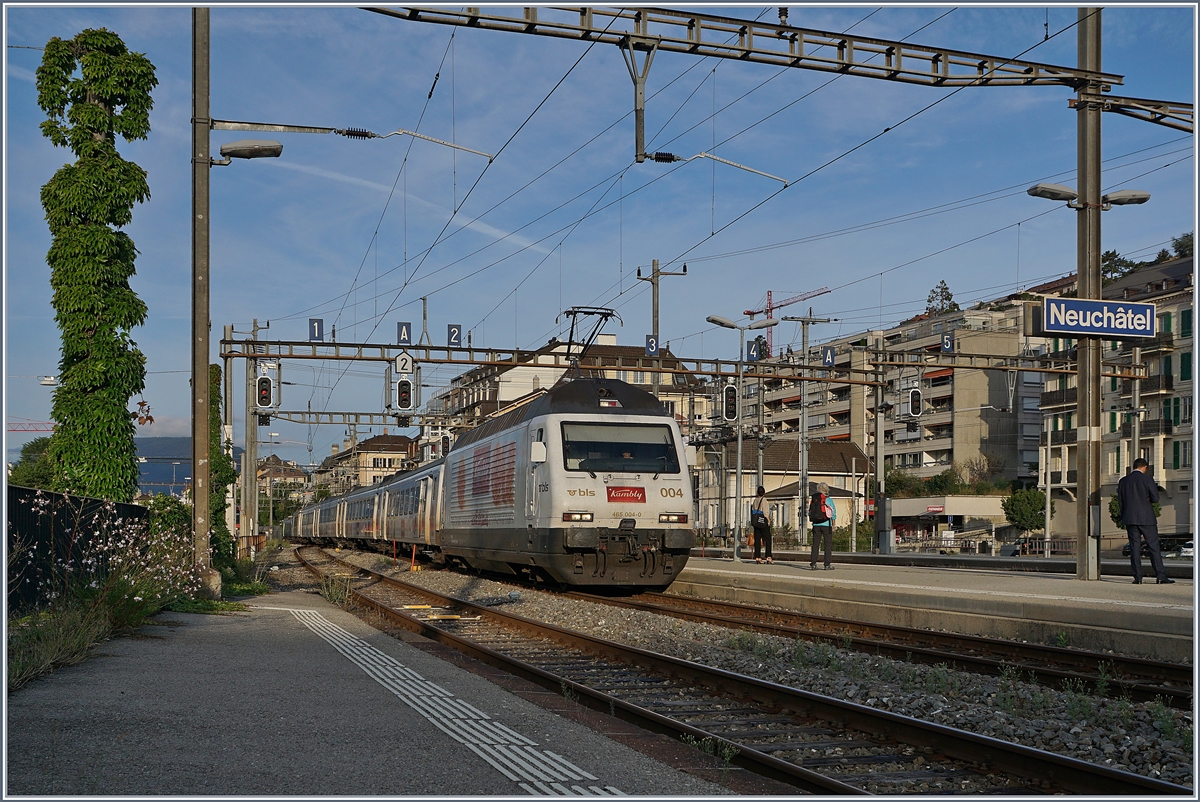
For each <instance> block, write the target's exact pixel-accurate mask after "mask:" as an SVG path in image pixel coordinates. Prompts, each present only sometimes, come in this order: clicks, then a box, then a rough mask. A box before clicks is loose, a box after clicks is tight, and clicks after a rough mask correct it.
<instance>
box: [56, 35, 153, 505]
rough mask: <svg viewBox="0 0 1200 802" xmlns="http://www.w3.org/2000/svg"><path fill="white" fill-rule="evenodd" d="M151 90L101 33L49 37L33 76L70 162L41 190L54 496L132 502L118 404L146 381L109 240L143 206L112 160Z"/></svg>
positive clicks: (127, 55)
mask: <svg viewBox="0 0 1200 802" xmlns="http://www.w3.org/2000/svg"><path fill="white" fill-rule="evenodd" d="M157 83H158V80H157V79H156V78H155V77H154V65H153V64H151V63H150V61H149V60H148V59H147V58H146V57H145V56H144V55H143V54H141V53H131V52H129V51H128V50H127V49H126V47H125V43H124V42H122V41H121V38H120V37H119V36H117V35H116V34H115V33H112V32H110V31H108V30H105V29H103V28H100V29H88V30H85V31H83V32H81V33H79V34H78V35H77V36H76V37H75V38H74V39H72V40H69V41H65V40H62V39H59V38H58V37H54V38H53V39H51V40H50V41H49V42H47V43H46V48H45V51H44V53H43V56H42V64H41V66H40V67H38V70H37V88H38V105H39V106H40V107H41V108H42V110H43V111H45V112H46V114H47V115H48V119H46V120H45V121H44V122H43V123H42V125H41V130H42V134H43V135H44V136H46V137H47V138H49V139H50V141H51V142H53V143H54V144H55V145H57V146H59V147H65V148H69V149H70V150H71V152H72V153H74V154H75V156H76V161H75V163H74V164H67V165H63V167H62V168H61V169H59V170H58V172H56V173H55V174H54V176H53V177H52V178H51V179H50V181H49V182H47V183H46V185H45V186H43V187H42V208H43V209H44V210H45V212H46V222H47V224H48V225H49V228H50V233H51V235H52V242H51V245H50V250H49V252H48V253H47V254H46V261H47V263H48V264H49V265H50V286H51V288H52V289H53V291H54V295H53V300H52V302H51V303H52V306H53V307H54V312H55V321H56V322H57V324H58V328H59V331H60V333H61V337H62V357H61V360H60V361H59V386H58V387H57V388H56V389H55V391H54V397H53V406H52V416H53V418H54V420H55V421H56V422H57V424H58V428H57V430H56V431H55V433H54V435H53V436H52V437H51V438H50V444H49V447H48V449H47V454H48V455H49V458H50V463H51V465H52V468H53V471H54V481H55V484H56V489H59V490H64V491H67V492H71V493H78V494H81V495H86V496H92V497H97V498H104V499H110V500H114V501H129V500H130V499H131V498H133V495H134V493H135V492H136V490H137V482H138V463H137V452H136V450H135V448H134V444H133V432H134V429H133V419H134V418H138V417H139V415H138V413H131V412H130V411H129V410H128V408H127V404H128V403H129V399H130V398H132V397H133V396H134V395H135V394H138V393H141V392H142V390H143V389H144V388H145V378H146V358H145V356H143V355H142V353H141V351H139V350H138V348H137V343H135V342H134V341H133V340H132V339H131V338H130V331H131V330H132V329H133V327H134V326H140V325H141V324H142V323H143V322H144V321H145V319H146V305H145V303H143V302H142V300H141V299H140V298H138V297H137V295H136V294H135V293H134V292H133V290H132V289H131V288H130V286H129V278H130V277H131V276H132V275H133V274H134V260H135V258H136V256H137V249H136V248H135V247H134V245H133V240H132V239H130V237H129V236H128V235H127V234H125V233H124V232H122V231H119V230H118V229H120V228H122V227H123V226H126V225H128V224H129V222H130V221H131V220H132V219H133V213H132V212H133V204H134V203H139V202H142V201H145V200H146V199H148V198H149V197H150V188H149V185H148V184H147V182H146V171H145V170H143V169H142V168H141V167H139V166H137V165H136V164H134V163H133V162H128V161H126V160H124V159H122V158H121V156H120V154H119V153H118V152H117V148H116V135H117V134H120V135H121V136H122V137H123V138H124V139H125V141H127V142H129V141H132V140H135V139H145V138H146V135H147V134H148V133H149V131H150V108H151V106H152V101H151V98H150V90H151V89H153V88H154V86H156V85H157ZM146 410H147V408H146V407H143V412H145V411H146ZM148 419H149V416H148V415H144V414H143V415H142V416H141V420H143V421H144V420H148Z"/></svg>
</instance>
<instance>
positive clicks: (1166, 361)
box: [1162, 356, 1174, 376]
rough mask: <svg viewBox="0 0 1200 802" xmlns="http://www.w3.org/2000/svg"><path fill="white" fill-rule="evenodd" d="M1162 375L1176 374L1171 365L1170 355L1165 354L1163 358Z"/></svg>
mask: <svg viewBox="0 0 1200 802" xmlns="http://www.w3.org/2000/svg"><path fill="white" fill-rule="evenodd" d="M1162 375H1164V376H1173V375H1174V370H1173V366H1172V365H1171V357H1169V356H1164V357H1163V358H1162Z"/></svg>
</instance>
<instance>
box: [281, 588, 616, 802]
mask: <svg viewBox="0 0 1200 802" xmlns="http://www.w3.org/2000/svg"><path fill="white" fill-rule="evenodd" d="M259 609H267V610H285V611H287V612H289V613H291V614H292V615H294V616H295V617H296V618H297V619H298V620H299V621H300V622H301V623H303V624H304V625H305V626H306V627H308V628H309V629H310V630H312V631H313V632H315V633H316V634H317V635H318V636H319V637H320V638H321V639H322V640H324V641H325V642H326V643H328V644H329V645H330V646H332V647H333V648H335V649H337V650H338V652H340V653H341V654H342V655H344V656H345V657H346V658H347V659H348V660H350V662H352V663H354V664H355V665H356V666H358V667H359V668H361V669H362V670H363V671H365V672H366V673H367V674H368V675H369V676H370V677H371V678H372V679H374V680H375V681H376V682H378V683H379V684H380V685H382V686H383V687H385V688H387V689H388V690H389V691H391V692H392V693H394V694H396V696H398V697H400V699H401V700H402V701H403V702H404V703H405V704H407V705H408V706H409V707H411V708H412V709H413V710H415V711H417V712H418V713H420V714H421V715H422V716H424V717H425V718H426V719H427V720H428V721H429V722H430V723H431V724H433V725H434V726H435V727H437V728H438V729H440V730H441V731H442V732H444V733H446V734H447V735H449V736H450V737H451V738H453V739H454V740H456V741H458V742H459V743H461V744H463V745H464V746H466V747H467V748H468V749H470V750H471V751H472V752H474V753H475V754H477V755H479V756H480V757H481V758H483V759H484V760H485V761H487V763H488V764H489V765H491V766H492V767H493V768H495V769H496V770H497V771H499V772H500V773H501V774H503V775H504V776H505V777H507V778H508V779H510V780H512V781H513V782H515V783H517V784H519V785H520V787H521V788H523V789H524V790H525V791H526V792H528V793H530V794H533V795H535V796H625V794H624V792H622V791H621V790H620V789H618V788H614V787H613V786H611V785H605V786H599V785H586V786H585V785H581V784H579V783H583V782H586V781H589V780H590V781H595V780H596V779H597V778H596V777H594V776H593V775H591V774H588V773H587V772H586V771H584V770H583V769H581V768H579V767H578V766H576V765H574V764H572V763H571V762H570V761H568V760H567V759H566V758H564V757H562V756H560V755H556V754H554V753H553V752H550V751H547V750H541V751H539V750H538V749H537V743H536V742H535V741H531V740H530V739H528V738H526V737H525V736H524V735H521V734H520V733H518V732H516V731H515V730H512V729H509V728H508V727H506V726H504V725H503V724H501V723H500V722H498V721H495V720H494V719H492V718H491V717H490V716H489V715H488V714H487V713H484V712H483V711H481V710H478V709H477V708H474V707H472V706H471V705H469V704H467V703H466V702H464V701H462V700H461V699H457V698H455V697H454V694H452V693H450V692H449V691H447V690H446V689H445V688H442V687H440V686H438V685H437V684H435V683H433V682H430V681H429V680H427V679H425V678H424V677H422V676H421V675H420V674H418V673H417V672H416V671H413V670H412V669H411V668H407V667H406V666H404V665H403V664H402V663H400V662H399V661H398V660H396V659H395V658H393V657H391V656H389V655H387V654H384V653H383V652H381V651H379V650H378V649H376V648H375V647H374V646H371V645H370V644H368V643H366V642H365V641H363V640H362V639H361V638H357V637H355V636H354V635H352V634H350V633H349V632H347V631H346V630H344V629H342V628H341V627H339V626H337V625H336V624H334V623H332V622H330V621H329V619H327V618H325V616H323V615H321V614H320V613H318V612H316V611H314V610H298V609H295V608H291V607H260V608H259Z"/></svg>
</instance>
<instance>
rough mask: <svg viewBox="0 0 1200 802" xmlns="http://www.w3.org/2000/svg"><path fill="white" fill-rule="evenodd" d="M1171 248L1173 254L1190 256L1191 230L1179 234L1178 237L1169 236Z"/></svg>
mask: <svg viewBox="0 0 1200 802" xmlns="http://www.w3.org/2000/svg"><path fill="white" fill-rule="evenodd" d="M1171 250H1172V251H1174V252H1175V256H1177V257H1178V256H1191V255H1192V232H1191V231H1189V232H1188V233H1186V234H1180V235H1179V236H1178V237H1171Z"/></svg>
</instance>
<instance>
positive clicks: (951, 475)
mask: <svg viewBox="0 0 1200 802" xmlns="http://www.w3.org/2000/svg"><path fill="white" fill-rule="evenodd" d="M925 490H926V492H927V493H928V494H929V495H931V496H953V495H955V494H956V493H958V492H959V491H961V490H962V479H961V478H959V475H958V471H956V470H954V469H953V468H947V469H946V470H944V471H942V472H941V473H939V474H938V475H937V476H931V477H930V478H929V479H928V480H926V482H925Z"/></svg>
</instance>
